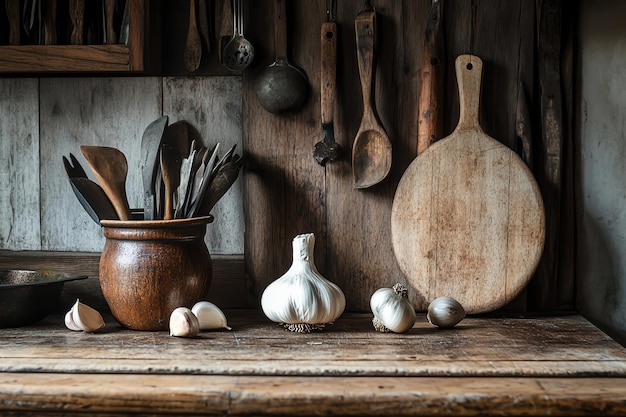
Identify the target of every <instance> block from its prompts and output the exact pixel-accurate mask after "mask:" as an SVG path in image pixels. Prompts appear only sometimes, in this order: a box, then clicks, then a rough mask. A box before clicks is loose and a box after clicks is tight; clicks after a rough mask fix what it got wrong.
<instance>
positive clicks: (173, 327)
mask: <svg viewBox="0 0 626 417" xmlns="http://www.w3.org/2000/svg"><path fill="white" fill-rule="evenodd" d="M198 332H200V322H199V321H198V318H197V317H196V316H195V314H193V313H192V312H191V310H190V309H188V308H187V307H178V308H176V309H174V311H172V314H170V336H177V337H195V336H197V335H198Z"/></svg>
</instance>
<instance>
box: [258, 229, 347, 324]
mask: <svg viewBox="0 0 626 417" xmlns="http://www.w3.org/2000/svg"><path fill="white" fill-rule="evenodd" d="M314 245H315V236H314V235H313V233H308V234H302V235H298V236H296V237H295V238H294V239H293V242H292V246H293V263H292V265H291V267H290V268H289V270H288V271H287V272H286V273H285V274H284V275H283V276H281V277H280V278H278V279H277V280H276V281H274V282H272V283H271V284H270V285H268V286H267V288H265V291H263V295H262V296H261V308H262V309H263V312H264V313H265V315H266V316H267V318H269V319H270V320H272V321H275V322H277V323H281V324H283V325H284V326H285V328H287V329H288V330H291V331H295V332H300V333H304V332H310V331H311V330H320V329H322V328H323V327H324V326H325V325H326V324H330V323H333V322H334V321H335V320H336V319H337V318H338V317H339V316H340V315H341V314H342V313H343V310H344V309H345V307H346V297H345V296H344V294H343V291H341V289H340V288H339V287H338V286H337V285H335V284H333V283H332V282H330V281H328V280H327V279H326V278H324V277H323V276H321V275H320V273H319V272H318V271H317V268H316V267H315V263H314V261H313V249H314Z"/></svg>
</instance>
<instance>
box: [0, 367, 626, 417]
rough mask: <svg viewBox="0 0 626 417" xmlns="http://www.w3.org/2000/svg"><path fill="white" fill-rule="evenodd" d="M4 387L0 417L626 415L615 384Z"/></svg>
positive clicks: (137, 382) (329, 381)
mask: <svg viewBox="0 0 626 417" xmlns="http://www.w3.org/2000/svg"><path fill="white" fill-rule="evenodd" d="M0 383H1V387H2V388H0V409H1V410H2V411H3V414H5V415H37V416H40V415H64V416H65V415H75V414H74V413H79V412H80V413H84V412H86V411H87V412H89V413H90V414H92V415H103V416H104V415H107V416H110V415H130V414H132V415H135V414H136V413H140V415H164V414H166V415H187V414H193V415H208V416H213V415H235V416H237V415H256V416H260V415H263V416H270V415H283V416H284V415H311V416H313V415H316V416H317V415H319V416H322V415H325V416H474V415H477V414H479V415H483V416H501V415H525V416H547V415H550V416H594V415H603V416H619V415H623V413H624V411H625V409H624V405H623V399H622V398H623V397H622V394H623V391H624V389H626V382H625V381H624V379H619V378H582V379H569V380H564V379H554V378H521V379H506V378H489V379H485V378H482V379H480V378H462V379H453V378H397V377H396V378H380V377H370V378H358V379H355V378H349V377H319V378H294V377H262V376H259V377H254V376H248V377H233V376H228V375H215V376H209V377H207V376H200V375H185V376H183V375H149V376H146V375H80V374H79V375H67V374H35V375H32V374H16V373H8V374H2V375H0ZM9 413H16V414H9ZM18 413H19V414H18ZM44 413H45V414H44ZM47 413H50V414H47ZM154 413H158V414H154Z"/></svg>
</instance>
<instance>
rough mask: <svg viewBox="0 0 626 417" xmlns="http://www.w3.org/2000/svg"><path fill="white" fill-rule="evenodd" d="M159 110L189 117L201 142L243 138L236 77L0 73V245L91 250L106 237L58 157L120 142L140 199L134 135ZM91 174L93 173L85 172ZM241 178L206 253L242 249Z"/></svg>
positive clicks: (130, 189) (131, 188) (130, 187)
mask: <svg viewBox="0 0 626 417" xmlns="http://www.w3.org/2000/svg"><path fill="white" fill-rule="evenodd" d="M161 114H166V115H168V116H169V117H170V122H171V123H173V122H175V121H177V120H181V119H184V120H187V121H188V122H189V123H190V124H191V125H192V126H193V127H195V129H196V135H195V137H196V138H201V139H202V140H203V142H204V143H205V144H208V143H214V142H215V141H219V142H221V143H222V146H224V149H228V147H230V146H232V145H234V144H238V145H239V148H240V149H241V147H242V144H241V142H242V138H241V126H242V124H241V79H240V78H239V77H197V78H176V77H163V78H161V77H132V78H130V77H129V78H126V77H79V78H53V77H50V78H41V79H37V78H23V79H22V78H4V79H0V115H1V119H0V120H1V122H0V156H1V157H2V160H4V161H8V164H2V165H1V168H0V179H1V180H2V183H3V184H5V185H4V186H3V187H2V188H1V189H0V211H1V212H2V213H3V215H2V216H1V219H0V231H1V232H2V233H0V249H11V250H44V251H82V252H99V251H101V250H102V246H103V244H104V238H103V236H102V232H101V230H100V227H99V226H98V225H96V224H95V223H94V222H93V221H92V220H91V219H90V218H89V217H88V215H87V214H86V213H85V211H84V210H83V208H82V207H81V206H80V204H79V203H78V200H77V199H76V197H75V196H74V194H73V193H72V190H71V188H70V186H69V183H68V182H67V179H66V176H65V172H64V170H63V164H62V162H61V157H62V156H63V155H66V156H67V155H69V153H70V152H72V153H73V154H74V155H76V157H77V158H78V159H79V161H80V162H81V164H82V165H83V166H84V167H85V168H86V170H87V171H88V172H89V168H88V165H87V163H86V162H85V159H84V158H83V156H82V154H81V152H80V145H82V144H91V145H104V146H113V147H117V148H119V149H120V150H121V151H122V152H124V154H125V155H126V158H127V160H128V165H129V172H128V178H127V182H126V184H127V193H128V198H129V201H130V205H131V207H140V201H141V198H140V197H141V191H142V185H141V184H142V182H141V170H140V165H139V161H140V150H141V136H142V133H143V131H144V129H145V127H146V126H147V125H148V124H149V123H150V122H152V121H153V120H154V119H156V118H157V117H159V116H160V115H161ZM92 178H93V177H92ZM241 200H242V181H238V182H237V183H236V184H235V185H234V186H233V188H232V189H231V190H230V192H229V193H227V194H226V195H225V196H224V198H223V199H222V200H221V201H220V202H219V203H218V205H216V207H215V209H214V215H215V217H216V219H215V222H214V223H213V224H211V225H210V226H209V228H208V232H207V238H206V242H207V245H208V247H209V249H210V251H211V253H213V254H241V253H243V210H242V208H241Z"/></svg>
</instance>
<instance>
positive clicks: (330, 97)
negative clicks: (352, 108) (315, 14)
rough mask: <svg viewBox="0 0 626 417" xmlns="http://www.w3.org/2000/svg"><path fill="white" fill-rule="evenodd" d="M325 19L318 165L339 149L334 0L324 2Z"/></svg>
mask: <svg viewBox="0 0 626 417" xmlns="http://www.w3.org/2000/svg"><path fill="white" fill-rule="evenodd" d="M326 6H327V7H326V15H327V21H326V22H324V23H322V36H321V44H322V52H321V59H320V61H321V70H320V79H321V86H320V103H321V107H322V108H321V114H322V134H323V139H322V141H321V142H317V143H316V144H315V150H314V152H313V156H314V157H315V160H316V161H317V162H318V163H319V164H320V165H325V164H326V162H327V161H331V162H333V161H336V160H337V159H339V156H340V154H341V149H340V147H339V144H338V143H337V142H335V126H334V123H333V116H334V113H335V91H336V80H337V23H336V22H335V17H336V12H337V3H336V1H335V0H328V1H327V2H326Z"/></svg>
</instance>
